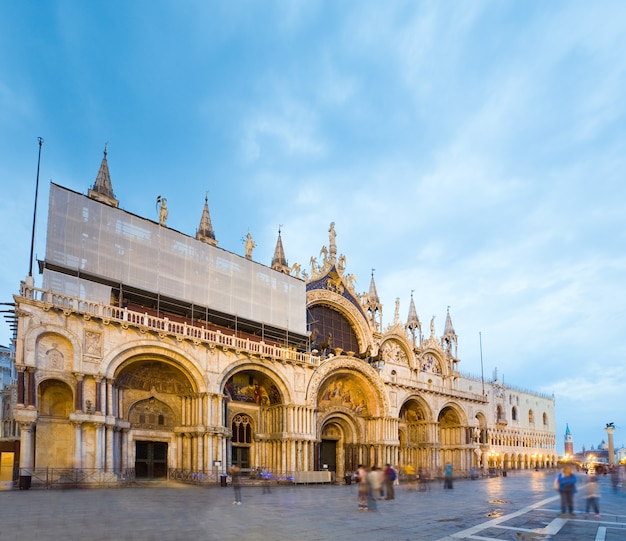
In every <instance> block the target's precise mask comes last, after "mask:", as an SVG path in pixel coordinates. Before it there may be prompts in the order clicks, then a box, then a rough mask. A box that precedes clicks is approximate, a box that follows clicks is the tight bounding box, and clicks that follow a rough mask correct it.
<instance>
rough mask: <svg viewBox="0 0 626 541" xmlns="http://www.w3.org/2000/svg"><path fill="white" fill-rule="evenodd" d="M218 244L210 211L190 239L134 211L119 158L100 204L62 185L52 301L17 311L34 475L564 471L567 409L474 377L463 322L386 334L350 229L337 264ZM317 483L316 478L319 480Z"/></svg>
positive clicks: (94, 192)
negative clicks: (354, 254) (356, 261)
mask: <svg viewBox="0 0 626 541" xmlns="http://www.w3.org/2000/svg"><path fill="white" fill-rule="evenodd" d="M253 249H254V243H253V241H252V239H251V237H250V235H249V236H248V239H247V242H246V250H245V252H246V253H245V256H240V255H237V254H234V253H231V252H229V251H227V250H224V249H222V248H220V247H218V242H217V240H216V238H215V234H214V231H213V227H212V224H211V219H210V214H209V209H208V203H207V201H206V200H205V205H204V209H203V211H202V214H201V218H200V224H199V228H198V230H197V232H196V235H195V236H189V235H186V234H183V233H181V232H178V231H175V230H173V229H171V228H168V227H167V204H166V201H165V200H161V212H160V218H159V221H158V222H156V221H152V220H149V219H146V218H142V217H139V216H137V215H134V214H132V213H129V212H127V211H125V210H122V209H120V208H119V206H118V201H117V199H116V198H115V195H114V193H113V189H112V183H111V179H110V175H109V169H108V164H107V155H106V151H105V154H104V158H103V159H102V163H101V166H100V170H99V172H98V175H97V178H96V182H95V184H94V185H93V186H92V188H91V189H90V190H89V191H88V195H83V194H79V193H76V192H74V191H71V190H68V189H66V188H63V187H61V186H58V185H56V184H51V187H50V201H49V211H48V228H47V242H46V255H45V260H44V261H41V262H40V265H39V267H40V271H41V272H42V273H43V280H42V282H43V284H42V287H35V285H34V281H33V279H32V277H28V278H27V279H26V280H25V281H24V282H22V284H21V288H20V292H19V294H17V295H15V296H14V300H15V315H16V317H17V332H16V338H15V365H16V368H17V393H16V404H15V405H14V407H13V408H12V412H13V417H14V421H15V422H16V423H17V425H18V426H19V430H20V432H19V475H20V482H21V483H22V484H23V485H24V486H30V483H31V482H33V483H36V482H38V480H40V479H41V478H42V476H43V475H44V473H43V472H45V475H46V476H47V478H50V476H54V475H56V474H55V472H57V474H58V475H61V473H59V472H65V474H67V472H78V471H79V472H91V473H90V475H87V474H85V475H84V479H85V480H86V481H87V482H88V481H89V479H98V482H111V483H115V482H119V480H120V479H128V478H129V477H132V478H161V477H168V478H186V477H189V476H194V478H201V479H205V480H211V481H216V480H217V479H218V476H220V475H223V474H224V472H226V471H227V470H228V468H229V467H230V465H231V464H238V465H239V466H241V467H242V468H244V469H247V470H255V471H256V470H267V471H271V472H272V473H273V475H275V476H284V477H297V476H298V475H301V474H304V473H309V472H316V471H319V472H331V475H335V476H336V478H337V479H342V478H343V476H344V475H347V474H348V473H350V472H353V471H354V470H356V468H357V466H358V465H359V464H367V465H383V464H385V463H391V464H395V465H398V466H399V467H401V468H402V467H404V466H408V465H411V466H413V467H414V468H415V469H422V470H424V471H426V470H427V471H429V472H432V473H434V474H437V472H439V471H441V469H442V468H443V466H444V465H445V464H447V463H451V464H453V466H454V469H455V472H456V473H457V474H459V475H464V474H469V472H470V470H472V469H473V468H474V469H476V470H478V471H480V470H486V469H487V468H501V469H524V468H535V467H541V468H543V467H552V466H555V465H556V462H557V453H556V438H555V403H554V397H551V396H547V395H543V394H540V393H534V392H529V391H525V390H521V389H517V388H515V387H511V386H508V385H504V384H503V383H501V382H499V381H498V380H497V378H493V379H492V380H490V381H484V380H482V378H480V377H472V376H469V375H464V374H463V373H461V372H460V371H459V363H460V359H459V358H458V357H457V347H458V337H457V335H456V333H455V331H454V327H453V325H452V319H451V316H450V313H449V312H448V313H447V314H446V318H445V325H444V329H443V333H442V334H441V335H438V334H437V332H436V329H435V324H434V319H433V320H432V321H431V322H430V327H429V329H427V330H426V332H422V324H421V322H420V320H419V317H418V315H417V311H416V308H415V304H414V302H413V298H412V297H411V299H410V304H409V310H408V317H407V320H406V321H401V319H400V315H399V301H396V307H395V315H394V320H393V323H392V324H390V325H388V326H386V327H383V322H382V308H383V306H382V304H381V302H380V299H379V298H378V294H377V291H376V284H375V281H374V276H373V275H372V278H371V283H370V287H369V291H367V292H366V293H358V292H357V291H355V288H354V276H353V275H352V274H350V273H348V272H347V258H346V257H345V256H344V255H343V254H340V253H339V252H338V249H337V245H336V241H335V229H334V224H331V225H330V228H329V230H328V245H326V246H323V247H322V249H321V252H320V256H319V261H318V259H316V258H311V261H310V265H308V266H307V269H306V270H305V271H302V268H301V267H300V266H299V265H297V264H295V265H293V266H291V267H290V266H288V264H287V259H286V257H285V253H284V249H283V244H282V240H281V236H280V231H279V232H278V239H277V244H276V249H275V253H274V258H273V260H272V262H271V265H270V266H266V265H263V264H261V263H259V262H256V261H254V260H253V258H252V252H253ZM312 478H314V477H312Z"/></svg>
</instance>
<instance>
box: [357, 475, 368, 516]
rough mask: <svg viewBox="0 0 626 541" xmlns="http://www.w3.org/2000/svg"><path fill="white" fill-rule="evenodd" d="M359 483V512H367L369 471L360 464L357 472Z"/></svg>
mask: <svg viewBox="0 0 626 541" xmlns="http://www.w3.org/2000/svg"><path fill="white" fill-rule="evenodd" d="M356 475H357V482H358V483H359V511H367V493H368V483H367V469H366V468H365V466H363V464H359V467H358V468H357V470H356Z"/></svg>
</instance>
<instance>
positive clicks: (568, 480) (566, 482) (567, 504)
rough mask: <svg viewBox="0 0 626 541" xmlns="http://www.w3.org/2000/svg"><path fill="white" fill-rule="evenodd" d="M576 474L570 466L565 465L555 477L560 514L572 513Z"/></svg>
mask: <svg viewBox="0 0 626 541" xmlns="http://www.w3.org/2000/svg"><path fill="white" fill-rule="evenodd" d="M576 481H577V479H576V476H575V475H574V472H573V471H572V468H570V467H569V466H565V467H564V468H563V471H562V472H561V473H559V476H558V477H557V484H558V490H559V494H560V495H561V515H565V513H566V512H567V513H569V514H570V515H573V514H574V494H575V493H576Z"/></svg>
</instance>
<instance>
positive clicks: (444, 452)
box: [437, 404, 473, 474]
mask: <svg viewBox="0 0 626 541" xmlns="http://www.w3.org/2000/svg"><path fill="white" fill-rule="evenodd" d="M437 422H438V427H439V444H440V452H439V464H438V467H439V468H440V469H441V468H444V467H445V465H446V464H452V467H453V470H454V472H455V474H461V473H462V472H467V471H468V470H469V469H470V468H471V467H472V464H473V456H472V454H473V453H472V452H471V447H470V445H469V444H470V443H471V442H472V436H471V434H472V432H473V430H470V428H469V427H468V426H467V423H466V422H465V419H464V416H463V412H462V410H461V409H460V408H458V406H456V405H455V404H449V405H447V406H444V407H443V408H442V409H441V411H440V412H439V415H438V417H437Z"/></svg>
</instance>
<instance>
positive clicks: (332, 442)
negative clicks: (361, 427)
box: [315, 412, 365, 479]
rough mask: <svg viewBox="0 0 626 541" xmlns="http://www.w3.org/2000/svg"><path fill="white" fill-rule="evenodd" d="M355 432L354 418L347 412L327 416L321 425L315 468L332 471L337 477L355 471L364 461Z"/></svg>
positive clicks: (356, 430)
mask: <svg viewBox="0 0 626 541" xmlns="http://www.w3.org/2000/svg"><path fill="white" fill-rule="evenodd" d="M357 433H358V429H357V422H356V419H354V418H353V417H352V416H351V415H350V414H348V413H347V412H344V413H339V412H337V413H335V414H332V415H330V416H329V417H327V418H326V419H325V420H324V423H323V424H322V427H321V437H320V444H319V451H318V453H316V455H317V456H316V461H315V462H316V464H315V469H316V470H328V471H331V472H334V473H335V475H336V477H337V478H338V479H339V478H342V477H344V476H345V475H348V474H352V473H353V472H355V471H356V470H357V467H358V465H359V464H361V463H362V462H365V460H364V459H363V456H362V454H361V453H360V451H361V449H360V446H359V445H358V443H357V442H358V439H359V438H358V436H357Z"/></svg>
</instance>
